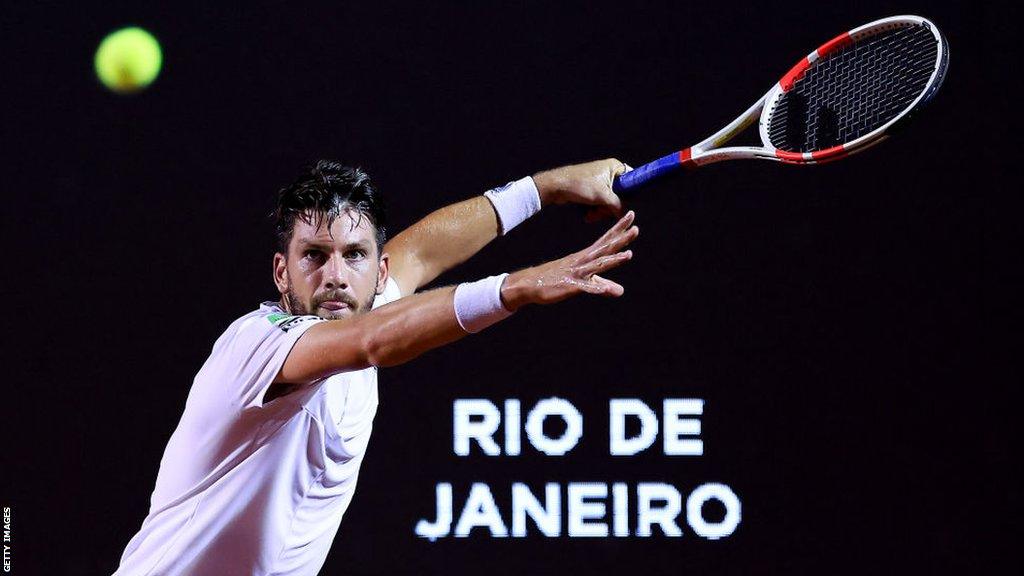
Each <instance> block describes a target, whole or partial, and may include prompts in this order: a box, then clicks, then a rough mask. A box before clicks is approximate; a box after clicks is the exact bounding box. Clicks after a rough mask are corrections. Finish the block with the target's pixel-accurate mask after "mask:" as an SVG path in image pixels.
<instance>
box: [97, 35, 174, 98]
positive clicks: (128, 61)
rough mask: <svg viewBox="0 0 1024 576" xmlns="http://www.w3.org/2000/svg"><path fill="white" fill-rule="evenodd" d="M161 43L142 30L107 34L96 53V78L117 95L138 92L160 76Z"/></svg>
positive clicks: (161, 60)
mask: <svg viewBox="0 0 1024 576" xmlns="http://www.w3.org/2000/svg"><path fill="white" fill-rule="evenodd" d="M162 62H163V54H161V52H160V43H159V42H157V41H156V38H154V37H153V35H152V34H150V33H149V32H146V31H145V30H143V29H142V28H136V27H130V28H122V29H120V30H117V31H116V32H112V33H110V34H109V35H108V36H107V37H106V38H104V39H103V42H100V47H99V48H97V49H96V59H95V66H96V76H98V77H99V79H100V82H102V83H103V85H104V86H106V87H107V88H110V89H111V90H113V91H114V92H117V93H119V94H129V93H132V92H138V91H139V90H142V89H143V88H145V87H146V86H149V85H150V84H151V83H152V82H153V80H155V79H156V75H157V74H159V73H160V65H161V63H162Z"/></svg>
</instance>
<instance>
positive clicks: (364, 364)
mask: <svg viewBox="0 0 1024 576" xmlns="http://www.w3.org/2000/svg"><path fill="white" fill-rule="evenodd" d="M627 169H628V168H627V167H626V166H625V165H624V164H623V163H622V162H619V161H618V160H603V161H598V162H591V163H588V164H581V165H576V166H568V167H564V168H558V169H555V170H550V171H546V172H541V173H539V174H537V175H535V176H533V177H527V178H523V179H522V180H518V181H516V182H512V183H510V184H508V185H506V186H503V187H501V188H497V189H494V190H491V191H488V192H487V193H486V194H485V195H483V196H480V197H477V198H473V199H470V200H466V201H463V202H459V203H456V204H453V205H451V206H447V207H445V208H442V209H440V210H437V211H435V212H433V213H432V214H430V215H428V216H427V217H426V218H424V219H422V220H420V221H419V222H417V223H416V224H414V225H412V226H410V227H409V228H408V229H407V230H405V231H404V232H402V233H401V234H399V235H398V236H396V237H395V238H393V239H392V240H391V241H390V242H388V243H387V244H385V243H384V240H385V234H384V224H385V223H384V213H383V209H382V205H381V201H380V196H379V194H378V193H377V191H376V190H375V189H374V187H373V186H372V184H371V183H370V180H369V178H368V177H367V176H366V174H365V173H363V172H362V171H360V170H358V169H352V168H347V167H344V166H342V165H340V164H338V163H335V162H328V161H320V162H318V163H317V164H316V165H315V166H312V167H310V168H309V169H308V170H307V171H306V172H305V173H303V174H302V176H300V177H299V178H298V179H297V180H296V181H295V182H294V183H292V184H291V185H290V186H287V187H285V188H283V189H282V190H281V192H280V196H279V200H278V206H277V211H276V219H277V221H276V231H277V239H278V252H277V253H276V254H275V255H274V281H275V283H276V284H277V288H278V291H279V292H280V293H281V299H280V301H279V302H264V303H263V304H262V305H261V306H260V307H259V309H258V310H255V311H253V312H250V313H248V314H246V315H245V316H242V317H241V318H239V319H238V320H236V321H235V322H234V323H232V324H231V326H229V327H228V329H227V330H226V331H225V332H224V334H222V335H221V336H220V338H219V339H218V340H217V342H216V343H215V344H214V346H213V351H212V353H211V354H210V357H209V358H208V359H207V361H206V363H205V364H204V365H203V367H202V368H201V369H200V370H199V373H198V374H197V375H196V378H195V380H194V382H193V384H192V388H191V390H190V391H189V395H188V400H187V402H186V404H185V411H184V413H183V414H182V417H181V421H180V422H179V424H178V427H177V429H176V430H175V431H174V434H173V435H172V436H171V439H170V440H169V441H168V443H167V448H166V449H165V451H164V455H163V458H162V460H161V462H160V471H159V474H158V475H157V481H156V488H155V489H154V490H153V494H152V498H151V502H150V509H149V514H148V515H147V517H146V519H145V521H144V522H143V524H142V528H141V529H140V530H139V532H138V534H136V535H135V537H133V538H132V539H131V541H130V542H129V543H128V546H127V547H126V549H125V551H124V554H123V555H122V557H121V564H120V567H119V568H118V570H117V572H116V574H118V575H124V576H128V575H140V576H141V575H144V574H145V575H158V574H159V575H164V574H200V575H225V576H226V575H234V574H245V575H252V574H258V575H270V574H274V575H285V574H287V575H299V574H302V575H310V574H316V573H317V572H318V571H319V570H320V568H321V567H322V566H323V563H324V561H325V560H326V558H327V553H328V551H329V550H330V547H331V542H332V541H333V539H334V535H335V533H336V532H337V530H338V526H339V525H340V524H341V519H342V516H343V515H344V513H345V510H346V508H347V507H348V505H349V502H350V501H351V499H352V495H353V492H354V491H355V487H356V480H357V477H358V474H359V466H360V463H361V462H362V459H363V455H364V453H365V451H366V446H367V442H368V440H369V437H370V430H371V428H372V424H373V417H374V415H375V413H376V409H377V367H380V366H394V365H396V364H401V363H404V362H407V361H409V360H412V359H413V358H415V357H417V356H419V355H420V354H422V353H424V352H426V351H427V350H430V349H432V348H436V347H438V346H442V345H444V344H448V343H450V342H454V341H455V340H458V339H460V338H462V337H464V336H466V335H467V334H469V333H474V332H478V331H480V330H483V329H484V328H486V327H488V326H490V325H491V324H494V323H496V322H498V321H500V320H502V319H504V318H506V317H508V316H509V315H511V314H512V313H513V312H514V311H515V310H516V309H518V308H520V307H521V306H525V305H527V304H551V303H554V302H559V301H561V300H565V299H566V298H570V297H572V296H575V295H577V294H582V293H589V294H597V295H602V296H613V297H614V296H620V295H621V294H622V292H623V288H622V286H620V285H619V284H617V283H615V282H612V281H611V280H607V279H605V278H602V277H601V276H600V274H601V273H603V272H605V271H607V270H610V269H612V268H614V267H616V266H618V265H620V264H622V263H623V262H625V261H627V260H629V259H630V257H631V256H632V253H631V252H630V251H629V250H625V248H626V246H628V245H629V244H630V243H631V242H632V241H633V240H634V239H635V238H636V237H637V235H638V234H639V230H638V229H637V227H636V226H633V213H632V212H630V213H627V214H626V215H625V216H622V217H621V218H620V219H619V220H618V222H617V223H616V224H615V225H614V226H612V227H611V228H610V229H609V230H608V231H607V232H606V233H605V234H604V235H603V236H601V238H600V239H598V240H597V241H596V242H595V243H594V244H592V245H591V246H589V247H587V248H586V249H584V250H582V251H579V252H575V253H573V254H570V255H568V256H566V257H564V258H560V259H558V260H553V261H551V262H547V263H545V264H541V265H539V266H535V267H532V268H527V269H524V270H520V271H518V272H514V273H512V274H502V275H499V276H492V277H490V278H486V279H483V280H480V281H477V282H471V283H464V284H460V285H459V286H457V287H445V288H439V289H436V290H430V291H427V292H423V293H419V294H414V292H416V290H417V289H418V288H420V287H422V286H424V285H426V284H428V283H429V282H431V281H432V280H433V279H434V278H436V277H437V276H438V275H439V274H441V273H442V272H444V271H445V270H448V269H450V268H452V267H453V266H456V265H458V264H460V263H461V262H463V261H465V260H466V259H467V258H469V257H470V256H472V255H473V254H475V253H476V252H478V251H479V250H480V249H481V248H483V247H484V246H485V245H486V244H487V243H488V242H490V241H491V240H493V239H494V238H495V237H496V236H497V235H499V234H505V233H507V232H508V231H509V230H511V229H512V228H513V227H514V226H516V225H517V224H519V223H520V222H522V221H523V220H524V219H526V218H528V217H529V216H530V215H532V214H533V213H535V212H537V211H538V210H540V208H541V207H542V206H544V205H548V204H559V203H577V204H583V205H587V206H590V207H591V212H592V215H600V214H601V213H609V214H615V215H619V213H620V212H621V204H620V203H619V199H618V197H617V196H616V195H615V194H614V193H613V192H612V181H613V179H614V178H615V176H616V175H618V174H621V173H623V172H624V171H625V170H627ZM329 320H336V321H334V322H331V321H329Z"/></svg>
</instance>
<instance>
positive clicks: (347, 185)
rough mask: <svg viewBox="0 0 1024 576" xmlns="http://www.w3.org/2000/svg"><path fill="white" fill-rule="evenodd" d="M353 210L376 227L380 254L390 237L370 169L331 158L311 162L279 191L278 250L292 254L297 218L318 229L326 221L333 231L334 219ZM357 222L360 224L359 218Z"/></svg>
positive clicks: (275, 222) (276, 214)
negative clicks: (292, 240)
mask: <svg viewBox="0 0 1024 576" xmlns="http://www.w3.org/2000/svg"><path fill="white" fill-rule="evenodd" d="M349 209H352V210H356V211H357V212H359V216H360V218H362V217H364V216H365V217H366V218H367V219H369V221H370V224H373V226H374V228H376V230H377V253H378V254H380V252H381V250H382V249H383V246H384V240H385V238H386V235H385V231H384V223H385V222H384V220H385V212H384V201H383V199H382V198H381V196H380V193H378V192H377V189H376V188H374V186H373V184H372V183H371V182H370V177H369V176H368V175H367V174H366V172H363V171H362V170H361V169H359V168H352V167H349V166H345V165H343V164H341V163H340V162H334V161H331V160H318V161H317V162H316V164H310V165H307V166H306V167H304V168H303V170H302V174H301V175H299V177H298V178H296V179H295V181H294V182H292V183H291V184H289V185H288V186H285V187H284V188H281V190H280V191H279V192H278V197H277V209H276V210H275V211H274V214H273V217H274V231H275V233H276V234H277V249H278V250H279V251H280V252H281V253H282V254H284V255H285V256H287V255H288V244H289V242H291V239H292V234H293V233H294V231H295V219H296V218H299V219H302V220H303V221H304V222H307V223H308V224H310V225H311V226H315V227H316V228H317V229H318V230H319V228H320V226H321V225H322V224H324V223H326V224H327V230H328V231H330V229H331V225H332V224H333V223H334V219H335V218H337V217H338V216H339V215H341V213H342V211H344V210H349ZM325 218H326V220H325ZM356 225H357V226H358V225H359V221H358V220H357V221H356Z"/></svg>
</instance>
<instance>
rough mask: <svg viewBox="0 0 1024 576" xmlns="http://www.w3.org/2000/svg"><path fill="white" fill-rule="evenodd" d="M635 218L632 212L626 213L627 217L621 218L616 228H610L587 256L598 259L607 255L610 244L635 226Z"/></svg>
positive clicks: (593, 245)
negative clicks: (631, 226)
mask: <svg viewBox="0 0 1024 576" xmlns="http://www.w3.org/2000/svg"><path fill="white" fill-rule="evenodd" d="M635 216H636V214H634V213H633V211H632V210H630V211H629V212H626V215H625V216H623V217H622V218H619V221H618V222H616V223H615V225H614V226H612V227H611V228H609V229H608V231H607V232H605V233H604V234H602V235H601V237H600V238H598V239H597V241H596V242H594V243H593V244H591V245H590V249H589V250H587V255H588V256H590V257H593V258H596V257H598V256H600V255H602V254H606V253H607V252H606V249H607V247H608V244H609V243H610V242H611V241H612V239H614V238H615V237H616V236H617V235H618V234H621V233H622V232H623V231H625V230H627V229H628V228H629V227H630V225H632V224H633V219H634V217H635Z"/></svg>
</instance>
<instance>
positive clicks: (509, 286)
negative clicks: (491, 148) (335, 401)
mask: <svg viewBox="0 0 1024 576" xmlns="http://www.w3.org/2000/svg"><path fill="white" fill-rule="evenodd" d="M639 234H640V230H639V229H638V228H637V227H636V226H633V213H632V212H630V213H628V214H626V215H625V216H624V217H623V218H621V219H620V220H619V221H618V222H617V223H616V224H615V225H614V226H612V227H611V228H610V229H609V230H608V231H607V232H606V233H605V234H604V235H603V236H601V238H599V239H598V240H597V241H596V242H594V243H593V244H592V245H590V246H589V247H587V248H586V249H584V250H581V251H579V252H574V253H572V254H569V255H568V256H566V257H564V258H559V259H558V260H553V261H551V262H547V263H545V264H541V265H539V266H534V267H532V268H526V269H524V270H520V271H518V272H514V273H512V274H509V275H508V276H507V277H505V279H504V282H501V283H500V284H495V286H497V287H499V290H500V303H499V305H500V306H503V307H504V309H505V310H507V312H505V313H506V314H507V313H508V312H514V311H515V310H517V309H518V308H520V307H522V306H525V305H527V304H552V303H555V302H560V301H562V300H565V299H567V298H570V297H572V296H575V295H577V294H584V293H586V294H596V295H602V296H610V297H617V296H621V295H622V293H623V288H622V286H621V285H619V284H617V283H615V282H613V281H611V280H608V279H606V278H602V277H601V276H600V274H602V273H604V272H605V271H607V270H611V269H612V268H615V267H616V266H619V265H620V264H622V263H624V262H626V261H627V260H629V259H630V258H631V257H632V255H633V253H632V252H631V251H629V250H626V249H625V248H626V246H628V245H629V244H630V243H631V242H632V241H633V240H635V239H636V237H637V235H639ZM463 286H466V285H465V284H464V285H463ZM455 293H456V288H453V287H445V288H439V289H437V290H430V291H427V292H423V293H421V294H414V295H412V296H409V297H407V298H402V299H400V300H396V301H394V302H392V303H390V304H387V305H384V306H381V307H380V308H376V309H374V310H372V311H370V312H367V313H366V314H359V315H356V316H354V317H351V318H348V319H345V320H335V321H332V322H321V323H319V324H317V325H316V326H313V327H312V328H310V329H309V330H307V331H306V333H305V334H303V335H302V336H301V337H300V338H299V340H298V341H297V342H296V343H295V346H294V347H293V348H292V350H291V352H290V353H289V354H288V358H287V359H286V360H285V362H284V365H283V366H282V368H281V372H280V373H279V374H278V377H277V378H276V379H275V382H277V383H289V384H308V383H312V382H315V381H318V380H320V379H322V378H326V377H328V376H330V375H332V374H336V373H338V372H347V371H351V370H361V369H363V368H367V367H369V366H393V365H396V364H402V363H404V362H408V361H409V360H412V359H413V358H415V357H417V356H419V355H420V354H423V353H424V352H426V351H427V350H431V349H433V348H437V347H439V346H443V345H445V344H448V343H450V342H454V341H455V340H458V339H460V338H462V337H463V336H465V335H466V334H467V331H466V328H463V323H467V322H468V323H472V321H473V319H472V318H468V317H467V313H466V309H467V308H466V307H465V306H463V308H462V313H461V314H462V315H461V316H459V315H457V314H458V313H457V311H456V310H457V309H459V306H460V304H459V302H458V301H457V300H458V298H457V297H456V294H455ZM463 302H464V303H465V301H463ZM470 304H473V303H472V302H470ZM472 308H473V306H472V305H471V306H469V309H470V310H471V312H470V313H469V314H470V315H471V314H472ZM479 319H480V318H477V320H479ZM486 323H487V319H486V318H483V324H485V325H486Z"/></svg>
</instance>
